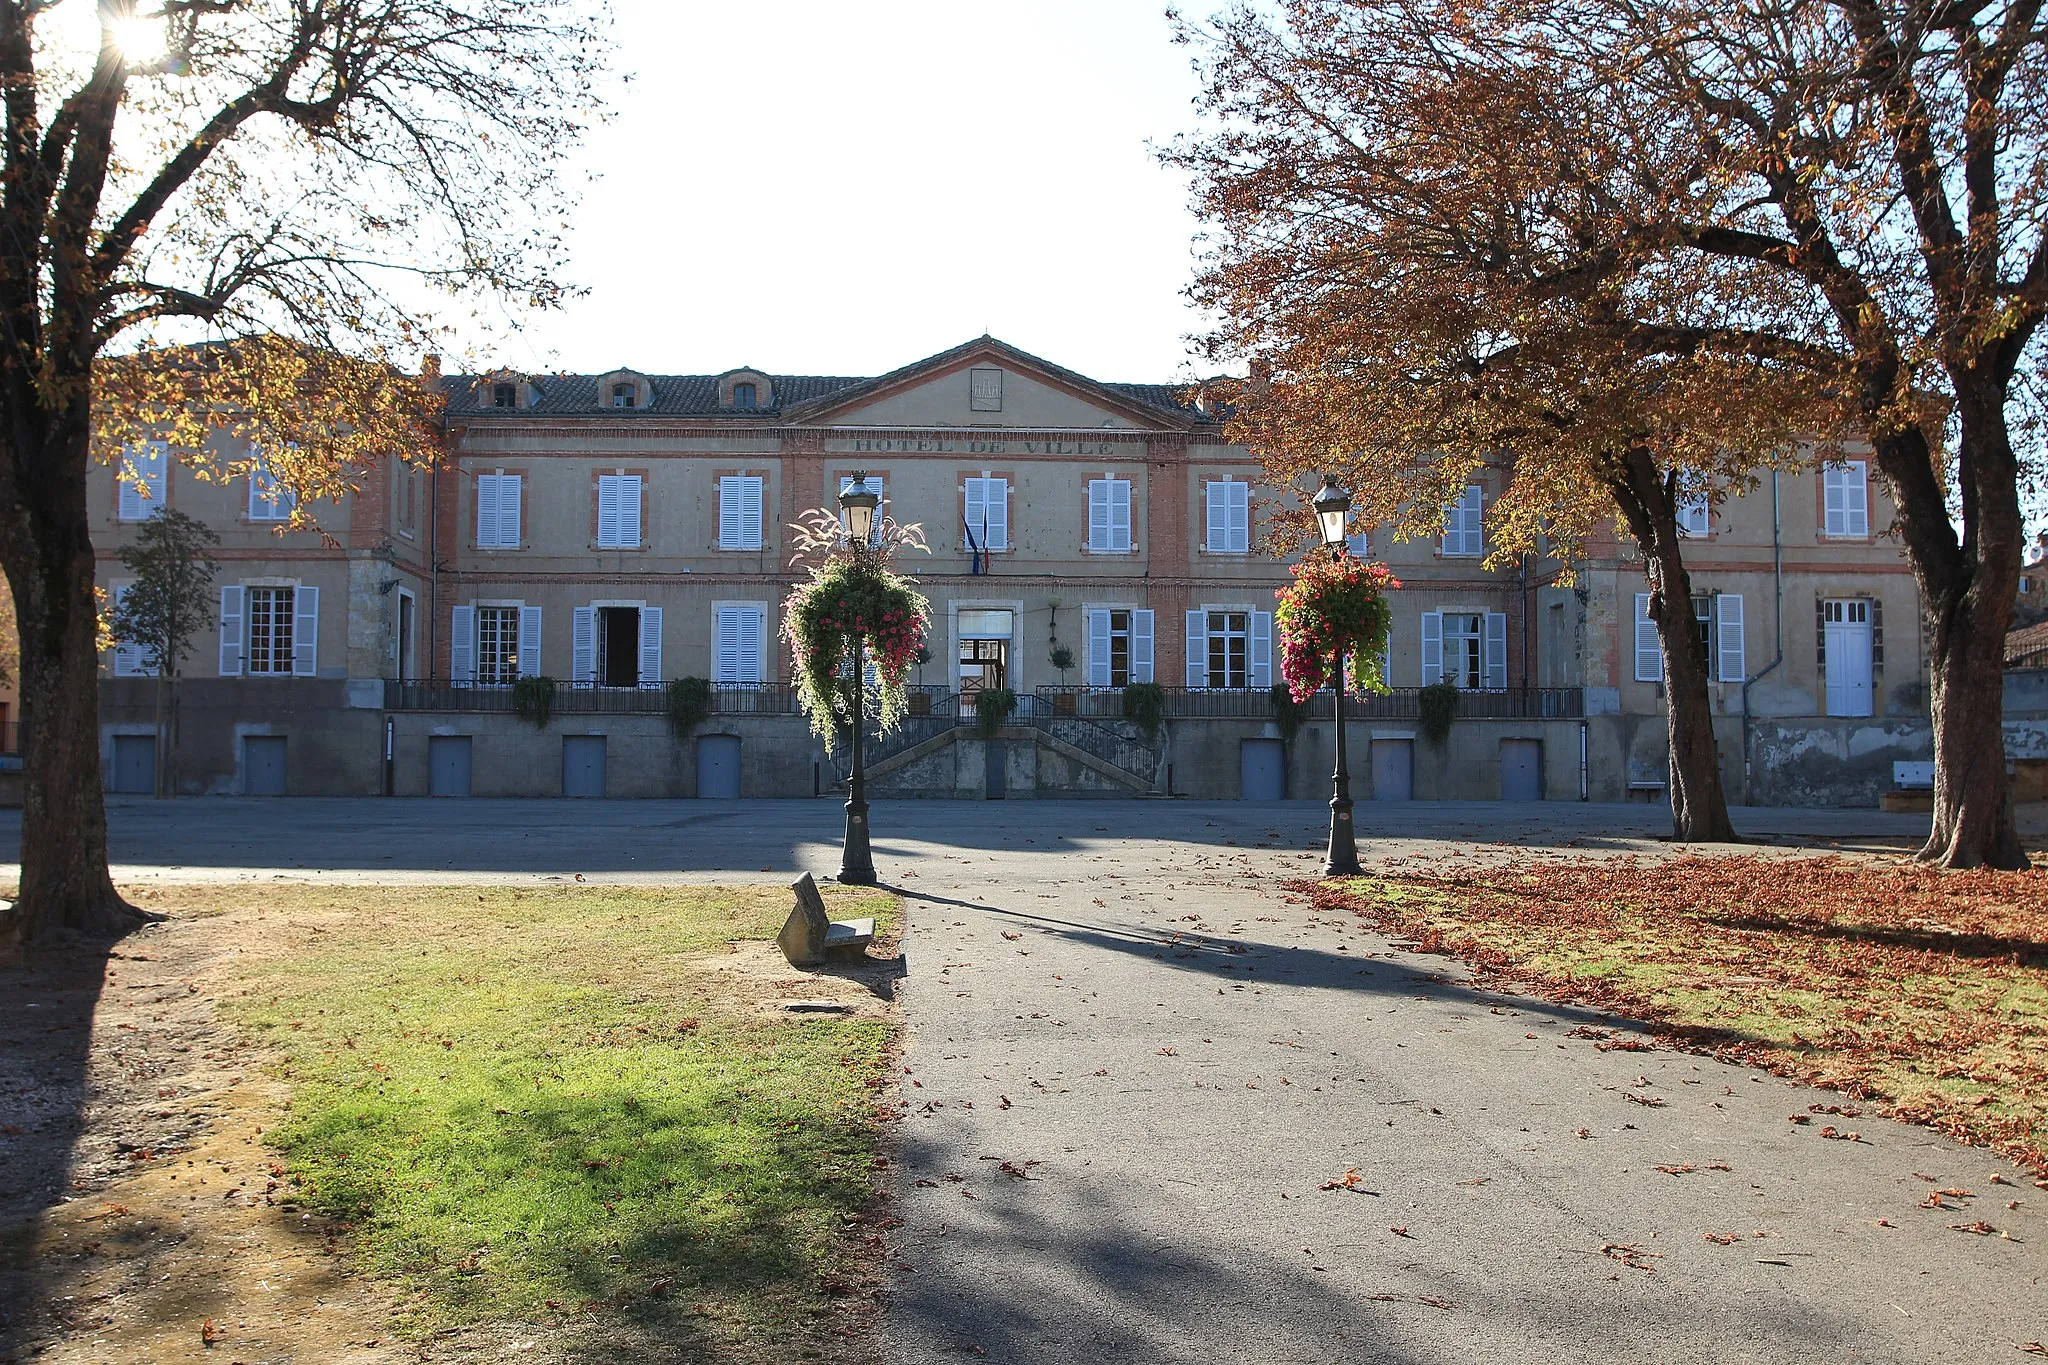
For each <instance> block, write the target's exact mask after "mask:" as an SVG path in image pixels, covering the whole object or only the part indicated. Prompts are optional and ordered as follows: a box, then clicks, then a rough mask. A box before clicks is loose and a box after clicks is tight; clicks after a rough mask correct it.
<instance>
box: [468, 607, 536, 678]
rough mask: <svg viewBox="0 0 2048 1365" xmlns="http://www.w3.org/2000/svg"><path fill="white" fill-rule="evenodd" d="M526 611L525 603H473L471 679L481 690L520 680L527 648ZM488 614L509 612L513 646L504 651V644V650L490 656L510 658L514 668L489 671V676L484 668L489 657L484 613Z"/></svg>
mask: <svg viewBox="0 0 2048 1365" xmlns="http://www.w3.org/2000/svg"><path fill="white" fill-rule="evenodd" d="M525 608H526V604H525V603H524V602H476V603H472V604H471V609H472V611H473V613H474V614H473V615H472V616H471V617H470V620H471V623H472V624H471V631H472V635H471V637H470V654H469V657H470V660H471V663H470V668H471V672H470V679H471V681H473V682H474V683H475V684H476V685H477V686H478V687H510V686H511V685H512V684H513V683H514V682H515V681H516V680H517V679H518V677H519V663H520V658H521V654H522V652H523V651H524V649H525V646H526V638H525V631H524V629H523V627H524V626H525V625H526V611H525ZM487 611H488V612H506V613H509V614H510V616H511V621H512V643H511V647H510V648H509V649H505V648H503V642H502V641H500V642H499V645H500V648H499V649H498V650H495V651H493V652H492V654H491V655H490V656H489V657H491V658H492V659H503V658H505V657H508V656H509V657H510V658H511V660H512V665H511V668H510V670H509V671H508V670H505V669H501V668H493V669H491V670H488V673H489V676H486V672H487V670H486V669H485V668H484V659H485V657H486V656H485V654H484V613H485V612H487Z"/></svg>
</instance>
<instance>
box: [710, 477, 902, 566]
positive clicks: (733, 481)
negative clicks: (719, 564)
mask: <svg viewBox="0 0 2048 1365" xmlns="http://www.w3.org/2000/svg"><path fill="white" fill-rule="evenodd" d="M878 486H879V485H878ZM761 496H762V479H761V476H760V475H759V474H727V475H724V476H722V477H721V478H720V479H719V480H718V548H719V549H721V550H758V549H760V548H761ZM842 524H844V522H843V518H842Z"/></svg>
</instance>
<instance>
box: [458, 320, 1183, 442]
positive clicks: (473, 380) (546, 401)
mask: <svg viewBox="0 0 2048 1365" xmlns="http://www.w3.org/2000/svg"><path fill="white" fill-rule="evenodd" d="M977 347H988V348H991V349H995V350H998V351H1002V352H1007V353H1008V354H1010V355H1011V356H1014V357H1015V358H1017V359H1018V360H1020V361H1025V362H1028V363H1029V364H1030V365H1032V366H1036V367H1038V368H1041V369H1042V370H1044V371H1046V372H1047V373H1050V374H1052V375H1056V376H1059V377H1061V378H1064V379H1067V380H1069V381H1071V382H1073V383H1075V384H1078V385H1081V386H1083V387H1094V388H1097V389H1101V390H1103V391H1104V392H1106V393H1110V394H1114V395H1116V396H1117V397H1120V398H1122V399H1124V400H1125V401H1126V402H1135V403H1138V404H1140V405H1142V406H1144V407H1148V408H1153V409H1156V410H1157V411H1159V412H1160V413H1162V414H1169V413H1170V414H1172V415H1173V416H1174V417H1175V418H1177V419H1179V420H1180V421H1183V422H1185V421H1187V420H1189V419H1190V418H1192V419H1193V420H1194V421H1196V422H1198V423H1209V422H1213V421H1214V420H1215V419H1214V418H1213V417H1211V416H1209V415H1208V414H1207V413H1204V412H1202V411H1200V410H1199V409H1197V408H1195V407H1194V406H1193V405H1192V404H1189V403H1186V402H1183V401H1182V398H1181V395H1182V394H1184V393H1185V392H1186V387H1185V386H1184V385H1178V384H1104V383H1100V382H1098V381H1096V380H1093V379H1090V378H1088V377H1087V376H1086V375H1081V374H1075V373H1074V372H1073V371H1071V370H1064V369H1061V368H1060V367H1059V366H1057V365H1054V364H1052V363H1051V362H1049V361H1044V360H1040V359H1038V358H1037V357H1036V356H1032V355H1029V354H1027V353H1025V352H1023V351H1019V350H1017V349H1016V348H1015V347H1013V346H1009V345H1006V344H1004V343H1002V342H999V341H995V340H994V339H993V338H991V337H978V338H976V339H975V340H974V341H970V342H967V343H965V344H963V345H960V346H956V347H953V348H952V349H950V350H946V351H941V352H939V353H938V354H937V355H934V356H927V357H925V358H924V359H923V360H918V361H914V362H912V363H911V364H909V365H905V366H903V367H902V368H901V369H897V370H892V371H890V372H889V373H888V374H885V375H873V376H849V375H821V374H771V375H768V376H767V379H768V382H769V384H770V385H772V386H773V393H772V397H773V398H774V406H772V407H763V408H752V409H746V408H721V407H720V406H719V405H718V382H719V380H721V379H723V378H725V377H726V376H725V375H717V374H650V375H641V376H640V377H641V378H643V379H646V380H647V381H648V383H650V384H651V385H653V388H654V401H653V402H652V403H650V404H648V405H647V406H646V407H644V408H612V407H600V406H599V404H598V401H597V400H598V394H597V385H598V381H599V380H601V379H603V378H605V376H604V375H596V374H552V375H524V376H522V378H524V379H525V381H526V383H527V384H528V385H529V386H530V388H531V390H532V398H533V401H532V403H531V404H530V405H529V406H527V407H524V408H518V409H506V408H499V407H494V406H493V405H492V403H491V393H490V388H489V386H488V385H486V384H483V383H481V382H480V381H481V380H482V379H483V378H484V376H481V375H467V374H458V375H449V376H448V377H447V378H446V379H444V380H443V381H442V383H443V386H444V387H445V388H446V389H447V391H448V411H449V412H450V413H451V414H453V415H456V416H462V415H466V414H470V413H489V414H491V415H492V416H494V417H509V416H513V415H515V414H518V415H530V416H536V417H563V416H570V415H574V416H579V417H586V416H593V415H595V414H597V413H600V412H602V413H603V414H604V415H605V416H606V417H624V418H631V417H634V416H636V415H642V414H644V415H646V416H649V417H714V416H715V417H737V418H741V419H746V418H759V419H776V418H779V417H781V416H782V414H783V413H785V412H787V411H789V410H790V409H792V408H798V407H803V406H805V405H809V404H815V403H818V402H820V401H821V400H828V399H832V398H834V397H838V396H841V395H844V396H845V397H848V398H852V397H855V396H857V395H858V394H859V392H860V391H861V390H863V389H868V388H878V387H880V386H882V385H884V384H885V383H887V382H889V381H891V380H896V379H901V378H907V377H910V376H912V375H914V374H915V372H916V371H918V370H920V369H923V368H926V367H928V366H936V365H939V364H943V363H945V362H946V361H948V360H951V359H954V358H956V357H957V356H959V355H961V354H963V353H965V352H967V351H970V350H973V349H975V348H977ZM612 373H615V374H617V373H632V372H631V371H623V372H622V371H613V372H612ZM731 373H733V372H732V371H730V370H728V371H727V372H726V374H731ZM756 373H759V372H758V371H757V372H756Z"/></svg>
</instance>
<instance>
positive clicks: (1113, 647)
mask: <svg viewBox="0 0 2048 1365" xmlns="http://www.w3.org/2000/svg"><path fill="white" fill-rule="evenodd" d="M1082 618H1083V622H1084V624H1085V625H1086V626H1087V629H1088V636H1087V656H1086V658H1085V659H1084V660H1083V664H1084V665H1085V670H1086V671H1085V676H1086V678H1087V680H1088V686H1090V687H1105V688H1121V687H1128V686H1130V685H1131V684H1132V683H1147V682H1151V681H1152V613H1151V612H1150V611H1147V610H1143V609H1140V608H1136V607H1130V608H1126V607H1087V608H1085V609H1084V610H1083V612H1082ZM1204 667H1205V668H1206V665H1204Z"/></svg>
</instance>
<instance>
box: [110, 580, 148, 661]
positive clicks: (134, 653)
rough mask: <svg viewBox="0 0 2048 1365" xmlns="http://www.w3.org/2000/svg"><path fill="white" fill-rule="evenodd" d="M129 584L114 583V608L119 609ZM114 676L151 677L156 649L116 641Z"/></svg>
mask: <svg viewBox="0 0 2048 1365" xmlns="http://www.w3.org/2000/svg"><path fill="white" fill-rule="evenodd" d="M130 586H131V585H130V584H127V583H116V584H115V585H114V592H113V598H114V608H115V610H117V611H118V610H119V609H120V607H121V604H122V601H123V600H124V599H125V598H126V597H127V596H128V589H129V587H130ZM114 676H115V677H117V678H152V677H155V676H156V651H155V650H153V649H151V648H149V647H148V646H146V645H138V644H129V643H122V642H117V643H116V644H115V645H114Z"/></svg>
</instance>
